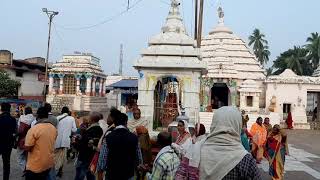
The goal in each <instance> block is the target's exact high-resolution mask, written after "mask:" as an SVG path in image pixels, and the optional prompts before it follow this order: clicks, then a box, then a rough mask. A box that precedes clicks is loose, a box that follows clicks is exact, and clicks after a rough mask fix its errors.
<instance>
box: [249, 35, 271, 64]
mask: <svg viewBox="0 0 320 180" xmlns="http://www.w3.org/2000/svg"><path fill="white" fill-rule="evenodd" d="M264 38H265V35H264V34H262V33H261V32H260V30H259V29H254V31H253V33H252V35H250V36H249V46H252V45H253V47H252V49H253V53H254V54H255V56H256V58H257V59H258V61H259V62H260V64H261V65H262V66H264V65H265V64H266V63H268V61H269V56H270V51H269V46H268V41H267V40H265V39H264Z"/></svg>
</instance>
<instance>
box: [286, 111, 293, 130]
mask: <svg viewBox="0 0 320 180" xmlns="http://www.w3.org/2000/svg"><path fill="white" fill-rule="evenodd" d="M286 123H287V126H288V129H293V125H292V123H293V120H292V114H291V112H289V114H288V118H287V120H286Z"/></svg>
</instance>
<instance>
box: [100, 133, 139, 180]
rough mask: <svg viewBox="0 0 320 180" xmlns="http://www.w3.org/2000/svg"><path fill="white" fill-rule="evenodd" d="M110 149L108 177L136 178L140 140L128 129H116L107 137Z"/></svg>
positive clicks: (119, 179)
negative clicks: (135, 170) (135, 171)
mask: <svg viewBox="0 0 320 180" xmlns="http://www.w3.org/2000/svg"><path fill="white" fill-rule="evenodd" d="M106 142H107V147H108V156H107V159H108V162H107V173H106V174H107V177H108V179H111V180H113V179H118V180H124V179H126V180H127V179H129V178H131V177H133V176H134V168H135V167H136V165H137V161H138V160H137V147H138V138H137V136H136V135H134V134H132V133H130V132H129V130H128V129H126V128H116V129H115V130H113V131H112V132H111V133H110V134H109V135H108V136H107V137H106Z"/></svg>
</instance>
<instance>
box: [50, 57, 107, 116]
mask: <svg viewBox="0 0 320 180" xmlns="http://www.w3.org/2000/svg"><path fill="white" fill-rule="evenodd" d="M105 80H106V75H105V74H104V73H103V71H102V69H101V66H100V59H99V58H97V57H94V56H92V55H91V54H75V55H64V56H63V58H62V60H60V61H59V62H57V63H55V64H53V66H52V69H51V70H50V73H49V94H48V96H47V102H49V103H51V104H52V106H53V110H54V111H56V112H59V111H60V110H61V108H62V107H63V106H68V107H70V108H71V109H72V110H73V111H79V112H83V111H88V112H89V111H99V112H107V110H108V108H107V98H106V97H105Z"/></svg>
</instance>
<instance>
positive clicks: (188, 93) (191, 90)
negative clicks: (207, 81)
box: [138, 69, 200, 130]
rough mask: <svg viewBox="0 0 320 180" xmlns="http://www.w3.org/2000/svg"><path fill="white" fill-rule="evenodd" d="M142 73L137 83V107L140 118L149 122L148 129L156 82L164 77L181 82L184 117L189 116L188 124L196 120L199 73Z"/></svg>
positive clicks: (150, 125)
mask: <svg viewBox="0 0 320 180" xmlns="http://www.w3.org/2000/svg"><path fill="white" fill-rule="evenodd" d="M142 73H143V77H141V78H139V81H138V106H139V108H140V110H141V116H142V117H143V118H145V119H148V120H149V125H148V129H150V130H152V128H153V115H154V114H153V113H154V89H155V86H156V83H157V81H158V80H160V79H161V78H162V77H165V76H176V77H177V79H178V81H179V82H180V83H181V82H182V81H183V84H184V85H183V90H182V92H183V93H182V98H181V103H182V106H184V107H185V108H186V115H187V116H189V118H190V122H196V121H197V120H198V117H199V116H198V112H199V106H200V102H199V92H200V79H199V77H200V71H191V70H177V69H176V70H170V69H163V70H162V72H160V70H159V69H155V70H143V71H142ZM179 98H180V97H179Z"/></svg>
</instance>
